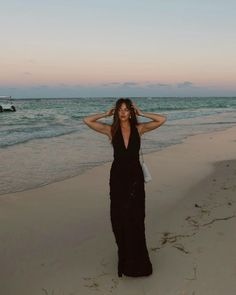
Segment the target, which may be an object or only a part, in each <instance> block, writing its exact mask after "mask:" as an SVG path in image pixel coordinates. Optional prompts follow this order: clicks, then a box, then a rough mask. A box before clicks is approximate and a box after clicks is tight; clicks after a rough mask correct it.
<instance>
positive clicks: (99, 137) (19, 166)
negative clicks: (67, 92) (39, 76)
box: [0, 97, 236, 195]
mask: <svg viewBox="0 0 236 295" xmlns="http://www.w3.org/2000/svg"><path fill="white" fill-rule="evenodd" d="M131 99H132V100H133V101H134V102H135V103H136V105H137V106H138V107H139V108H140V109H141V111H144V112H156V113H160V114H163V115H165V116H166V117H167V121H166V123H165V124H164V125H162V126H161V127H160V128H157V129H155V130H152V131H151V132H148V133H145V134H144V135H143V136H142V149H143V153H144V154H146V153H150V152H154V151H157V150H160V149H163V148H165V147H167V146H169V145H173V144H176V143H180V142H181V141H183V140H184V139H185V138H186V137H188V136H191V135H194V134H199V133H205V132H211V131H217V130H223V129H227V128H229V127H231V126H234V125H235V123H236V97H140V98H131ZM116 100H117V98H114V97H105V98H102V97H101V98H94V97H88V98H50V99H49V98H40V99H14V100H13V103H14V105H15V107H16V110H17V111H16V112H3V113H0V161H1V165H0V195H2V194H6V193H11V192H16V191H22V190H26V189H31V188H35V187H38V186H43V185H46V184H49V183H52V182H56V181H60V180H63V179H66V178H69V177H73V176H76V175H79V174H81V173H84V171H86V170H87V169H90V168H91V167H94V166H97V165H101V164H104V163H106V162H110V161H112V159H113V150H112V146H111V144H110V142H109V140H108V137H107V136H106V135H103V134H100V133H97V132H95V131H93V130H92V129H90V128H89V127H88V126H87V125H85V124H84V123H83V120H82V119H83V117H84V116H86V115H88V114H92V113H99V112H104V111H105V110H107V109H108V108H110V107H111V106H112V105H114V103H115V101H116ZM138 119H139V121H140V122H146V121H149V119H147V118H143V117H138ZM111 120H112V118H111V117H108V118H104V119H101V120H100V121H101V122H106V123H108V124H110V123H111V122H112V121H111Z"/></svg>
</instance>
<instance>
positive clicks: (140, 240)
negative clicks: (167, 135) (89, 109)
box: [84, 98, 166, 277]
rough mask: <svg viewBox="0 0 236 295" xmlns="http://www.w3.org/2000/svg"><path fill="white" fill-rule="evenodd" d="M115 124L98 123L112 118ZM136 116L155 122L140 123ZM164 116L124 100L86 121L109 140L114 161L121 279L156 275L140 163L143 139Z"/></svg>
mask: <svg viewBox="0 0 236 295" xmlns="http://www.w3.org/2000/svg"><path fill="white" fill-rule="evenodd" d="M112 115H113V122H112V125H109V124H104V123H101V122H97V120H98V119H100V118H103V117H106V116H112ZM136 116H143V117H147V118H150V119H152V121H150V122H145V123H138V121H137V117H136ZM165 121H166V118H165V117H164V116H161V115H159V114H155V113H147V112H141V111H140V109H139V108H138V107H137V106H136V105H135V104H134V103H133V102H132V101H131V100H130V99H124V98H120V99H118V100H117V102H116V105H115V107H112V108H110V109H109V110H107V111H106V112H104V113H101V114H95V115H90V116H87V117H85V118H84V123H86V124H87V125H88V126H89V127H90V128H92V129H94V130H95V131H98V132H100V133H103V134H105V135H107V136H108V137H109V139H110V140H111V143H112V145H113V150H114V160H113V162H112V165H111V170H110V180H109V185H110V215H111V224H112V230H113V233H114V235H115V240H116V244H117V246H118V276H119V277H121V276H122V274H124V275H126V276H132V277H138V276H148V275H150V274H152V264H151V262H150V259H149V255H148V250H147V246H146V238H145V225H144V219H145V190H144V176H143V171H142V167H141V164H140V162H139V149H140V137H141V135H142V134H144V133H145V132H148V131H151V130H153V129H155V128H157V127H159V126H161V125H162V124H163V123H164V122H165Z"/></svg>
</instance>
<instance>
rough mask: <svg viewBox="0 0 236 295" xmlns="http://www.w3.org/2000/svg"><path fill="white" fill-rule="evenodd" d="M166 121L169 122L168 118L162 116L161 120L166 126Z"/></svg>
mask: <svg viewBox="0 0 236 295" xmlns="http://www.w3.org/2000/svg"><path fill="white" fill-rule="evenodd" d="M166 120H167V117H166V116H162V119H161V122H162V124H164V123H165V121H166Z"/></svg>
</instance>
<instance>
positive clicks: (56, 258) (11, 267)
mask: <svg viewBox="0 0 236 295" xmlns="http://www.w3.org/2000/svg"><path fill="white" fill-rule="evenodd" d="M235 131H236V127H232V128H229V129H227V130H224V131H217V132H213V133H204V134H198V135H193V136H191V137H188V138H187V139H186V140H185V141H184V142H183V143H180V144H176V145H172V146H169V147H168V148H165V149H163V150H161V151H157V152H154V153H151V154H146V156H145V162H146V163H147V165H148V167H149V169H150V171H151V173H152V176H153V180H152V181H151V182H150V183H148V184H146V185H145V191H146V218H145V227H146V239H147V246H148V251H149V254H150V259H151V261H152V264H153V269H154V272H153V274H152V275H151V276H150V277H147V278H137V279H136V278H129V277H122V278H118V276H117V249H116V244H115V240H114V236H113V233H112V229H111V224H110V216H109V185H108V177H109V167H110V163H105V164H104V165H101V166H97V167H94V168H92V169H90V170H89V171H86V172H85V173H84V174H82V175H79V176H77V177H73V178H70V179H66V180H64V181H60V182H57V183H53V184H50V185H47V186H44V187H40V188H37V189H33V190H28V191H24V192H19V193H12V194H9V195H7V196H6V197H5V198H0V216H1V223H0V237H1V239H0V242H1V247H0V251H1V252H0V259H1V261H2V263H1V266H0V276H1V278H2V282H0V293H3V294H9V295H15V294H19V295H32V294H34V295H43V294H51V293H52V292H54V294H55V295H62V294H63V293H64V294H65V295H69V294H71V293H72V294H74V295H77V294H81V293H82V294H84V295H87V294H88V295H89V294H94V292H97V293H98V294H103V295H104V294H116V295H119V294H125V295H130V294H135V295H141V294H148V295H154V294H155V295H156V294H158V295H162V294H165V295H176V294H178V295H182V294H184V295H185V294H206V295H212V294H215V295H221V294H222V293H225V292H226V293H227V295H234V291H235V287H236V286H235V261H234V260H233V259H232V257H233V253H234V249H235V247H236V236H235V226H236V218H234V217H232V218H229V217H230V216H233V215H234V214H236V203H235V191H236V185H235V183H236V148H235V147H236V136H235V134H236V132H235ZM98 176H99V177H98ZM229 203H230V205H229ZM195 204H197V205H198V206H197V207H196V206H195ZM224 218H225V219H224ZM227 218H228V219H227ZM213 220H215V221H213ZM29 278H30V279H29ZM46 292H47V293H46Z"/></svg>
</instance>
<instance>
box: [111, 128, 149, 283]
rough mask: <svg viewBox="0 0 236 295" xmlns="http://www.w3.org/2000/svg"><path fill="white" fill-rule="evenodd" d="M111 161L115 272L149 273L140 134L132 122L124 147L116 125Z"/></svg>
mask: <svg viewBox="0 0 236 295" xmlns="http://www.w3.org/2000/svg"><path fill="white" fill-rule="evenodd" d="M112 145H113V150H114V160H113V162H112V165H111V170H110V180H109V185H110V217H111V224H112V230H113V233H114V235H115V241H116V244H117V246H118V275H119V276H121V275H122V274H124V275H126V276H132V277H139V276H148V275H150V274H152V264H151V262H150V259H149V255H148V250H147V246H146V238H145V223H144V219H145V189H144V176H143V171H142V167H141V164H140V162H139V149H140V136H139V133H138V130H137V128H136V126H135V125H133V126H132V125H131V131H130V137H129V143H128V146H127V148H126V147H125V143H124V139H123V136H122V133H121V128H120V126H119V128H118V131H117V133H116V135H115V137H114V138H113V141H112Z"/></svg>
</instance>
